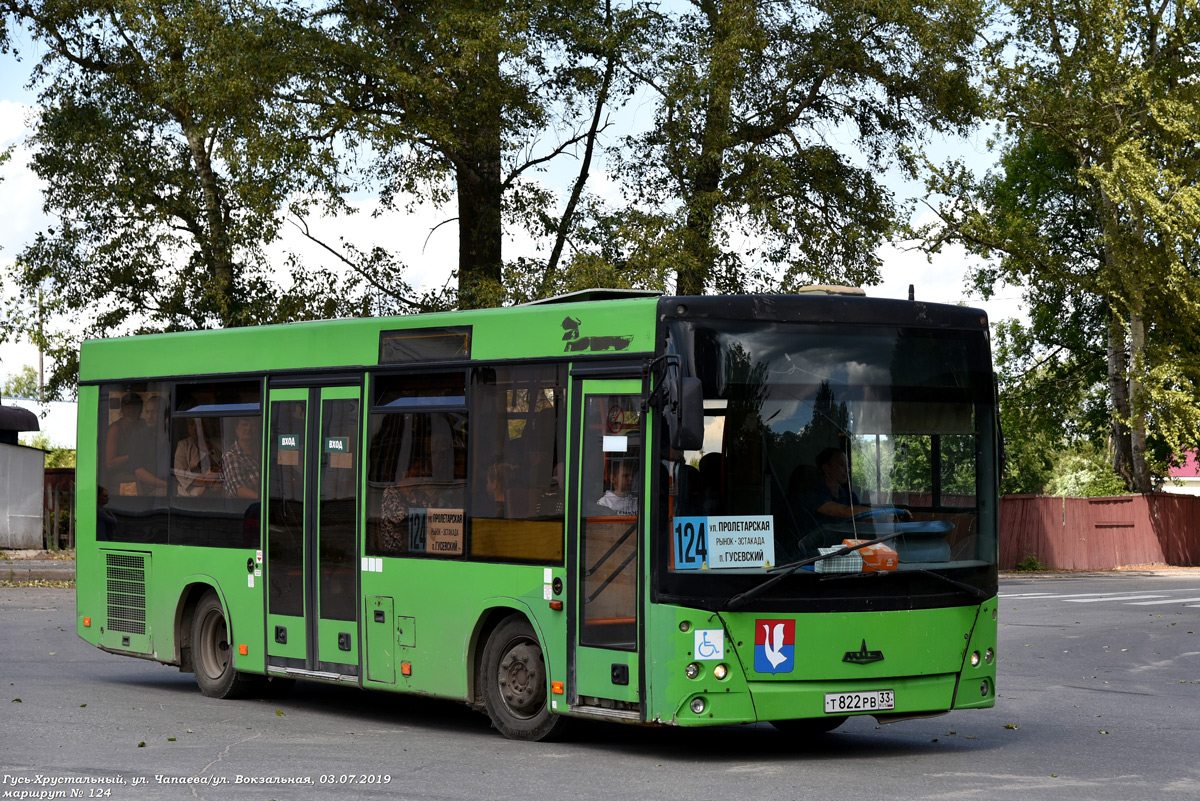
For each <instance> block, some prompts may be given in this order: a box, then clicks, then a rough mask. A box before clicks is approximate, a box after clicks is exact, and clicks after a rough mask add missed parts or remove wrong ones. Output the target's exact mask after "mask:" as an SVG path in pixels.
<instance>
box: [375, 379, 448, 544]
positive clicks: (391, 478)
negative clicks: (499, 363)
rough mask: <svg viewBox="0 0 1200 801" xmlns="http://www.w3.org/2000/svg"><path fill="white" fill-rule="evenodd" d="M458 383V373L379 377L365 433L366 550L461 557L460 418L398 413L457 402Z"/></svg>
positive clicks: (421, 413) (426, 413)
mask: <svg viewBox="0 0 1200 801" xmlns="http://www.w3.org/2000/svg"><path fill="white" fill-rule="evenodd" d="M463 380H464V379H463V376H462V374H461V373H455V374H445V375H441V376H422V377H418V378H410V377H400V376H397V377H388V378H382V379H380V380H379V383H378V385H377V386H376V391H375V411H374V412H373V413H372V415H371V418H370V433H369V442H370V445H369V448H370V450H369V455H368V469H367V481H368V492H367V503H368V512H367V552H368V553H370V554H375V555H380V556H401V555H405V556H407V555H422V556H425V555H427V556H437V557H442V558H446V557H450V558H453V557H460V556H462V555H463V553H464V551H465V535H466V532H465V521H464V501H465V496H466V466H467V459H466V449H467V417H466V414H465V413H464V412H462V411H450V410H447V411H435V412H434V411H431V412H412V411H403V412H402V411H399V410H402V409H406V408H411V407H420V406H428V405H438V406H442V405H444V406H457V405H461V404H462V403H463V398H464V389H463ZM381 409H386V410H388V411H381ZM390 409H396V410H397V411H390Z"/></svg>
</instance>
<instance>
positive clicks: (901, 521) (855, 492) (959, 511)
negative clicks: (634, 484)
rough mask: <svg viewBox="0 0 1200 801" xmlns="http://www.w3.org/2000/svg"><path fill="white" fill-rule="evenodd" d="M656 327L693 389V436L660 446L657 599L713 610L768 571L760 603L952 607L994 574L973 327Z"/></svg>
mask: <svg viewBox="0 0 1200 801" xmlns="http://www.w3.org/2000/svg"><path fill="white" fill-rule="evenodd" d="M668 340H669V347H671V348H673V349H674V350H675V351H676V352H678V353H680V355H681V357H682V360H683V363H684V364H685V365H686V368H685V369H687V370H688V371H689V372H691V373H692V374H693V375H695V376H697V377H699V378H700V379H701V383H702V385H703V387H704V443H703V446H702V447H701V449H699V450H696V451H683V452H678V451H673V452H670V453H669V456H668V460H667V461H668V463H669V469H668V473H669V476H670V478H669V491H668V492H666V493H662V495H661V497H662V498H663V500H662V503H663V504H665V508H664V509H660V510H659V512H660V514H661V515H663V516H664V517H665V518H666V519H667V520H669V521H670V527H671V532H672V537H671V546H670V548H669V551H668V552H666V553H663V554H662V556H663V557H664V558H663V559H662V560H661V563H660V565H659V573H660V581H659V587H660V588H661V590H662V591H664V592H665V594H666V595H669V596H672V597H678V598H686V599H689V600H691V601H692V602H697V603H701V604H703V605H705V606H708V607H714V606H720V605H721V603H722V602H724V601H725V600H727V599H729V598H730V597H732V596H735V595H737V594H738V593H743V592H745V591H746V590H747V589H748V588H752V587H756V586H758V585H760V584H762V583H763V581H764V579H766V578H769V577H771V576H772V575H776V574H778V573H780V572H787V573H788V575H786V576H784V577H782V578H781V580H779V581H777V582H774V583H773V584H771V585H770V587H769V590H767V591H765V592H763V593H762V596H761V598H762V602H764V603H766V604H767V605H768V606H769V605H770V604H771V603H772V602H774V603H788V604H791V605H793V606H795V604H797V603H799V604H801V606H804V605H805V604H806V602H808V603H810V604H815V605H816V606H818V607H820V608H847V609H853V608H861V604H863V603H868V602H869V605H870V606H871V607H872V608H879V605H880V602H881V601H882V602H883V605H884V606H912V607H915V606H922V605H943V604H945V603H947V602H953V601H948V599H947V597H946V596H947V595H949V596H953V595H956V594H957V595H961V596H962V601H961V602H962V603H963V604H966V603H973V602H977V601H978V597H979V595H978V592H971V590H985V591H991V590H992V589H993V588H994V584H995V570H996V531H995V524H994V508H995V496H996V486H995V485H996V481H997V477H996V475H995V470H994V468H993V467H992V465H993V463H994V461H995V447H996V438H995V435H994V433H993V432H994V425H995V424H994V401H993V398H994V395H993V390H992V375H991V372H990V367H989V365H990V360H989V356H988V350H987V347H988V346H987V340H986V333H985V331H984V330H982V329H980V330H975V331H968V330H954V329H946V328H918V327H884V326H864V325H852V324H836V325H829V324H822V325H819V326H818V325H812V324H800V323H787V322H765V323H764V322H762V321H723V320H717V321H713V320H704V321H672V322H671V323H670V324H669V325H668ZM875 539H886V542H885V543H882V544H880V545H879V546H873V547H869V548H865V549H862V550H859V551H853V552H849V553H842V552H841V549H842V548H844V547H846V546H851V547H852V546H854V545H855V544H859V543H861V542H864V541H868V540H875ZM802 561H808V562H809V563H808V564H803V565H801V566H800V567H798V568H797V567H796V564H797V563H798V562H802ZM964 589H966V590H968V592H966V593H964V592H962V590H964ZM922 598H924V599H925V600H924V601H923V600H922ZM887 599H891V600H890V601H888V600H887ZM856 604H857V606H856Z"/></svg>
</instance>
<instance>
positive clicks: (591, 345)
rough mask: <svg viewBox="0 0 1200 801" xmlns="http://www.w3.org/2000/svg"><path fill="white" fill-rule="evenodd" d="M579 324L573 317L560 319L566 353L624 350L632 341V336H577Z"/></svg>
mask: <svg viewBox="0 0 1200 801" xmlns="http://www.w3.org/2000/svg"><path fill="white" fill-rule="evenodd" d="M579 325H580V321H579V320H576V319H575V318H574V317H567V318H566V319H564V320H563V321H562V327H563V331H565V332H566V333H564V334H563V342H566V343H567V346H566V347H565V348H564V349H563V350H564V351H565V352H566V353H581V352H583V351H592V352H593V353H595V352H596V351H606V350H625V349H626V348H628V347H629V343H630V342H632V341H633V337H632V336H615V337H581V336H579Z"/></svg>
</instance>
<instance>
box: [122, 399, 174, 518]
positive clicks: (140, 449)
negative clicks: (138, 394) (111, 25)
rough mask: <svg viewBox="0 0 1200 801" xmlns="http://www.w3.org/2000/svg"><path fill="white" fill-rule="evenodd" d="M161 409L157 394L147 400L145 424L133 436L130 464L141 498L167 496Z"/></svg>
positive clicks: (144, 411) (131, 438)
mask: <svg viewBox="0 0 1200 801" xmlns="http://www.w3.org/2000/svg"><path fill="white" fill-rule="evenodd" d="M161 409H162V401H161V400H160V399H159V397H158V396H157V395H151V396H150V397H149V398H147V399H146V401H145V403H144V404H143V406H142V423H143V425H141V426H139V427H137V428H136V429H134V432H133V434H132V435H131V436H130V441H129V465H130V467H131V468H132V469H133V474H134V477H135V478H136V480H137V494H138V495H166V494H167V470H166V463H165V460H164V459H163V454H162V452H161V451H162V450H163V449H165V448H166V438H165V437H166V434H165V432H164V431H163V417H162V415H161V413H160V412H161Z"/></svg>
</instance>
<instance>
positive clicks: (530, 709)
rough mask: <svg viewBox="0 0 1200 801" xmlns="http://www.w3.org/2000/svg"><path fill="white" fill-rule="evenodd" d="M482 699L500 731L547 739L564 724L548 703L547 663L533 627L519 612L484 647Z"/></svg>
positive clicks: (515, 737)
mask: <svg viewBox="0 0 1200 801" xmlns="http://www.w3.org/2000/svg"><path fill="white" fill-rule="evenodd" d="M482 671H483V674H482V680H483V703H484V706H485V707H487V713H488V717H490V718H491V719H492V725H493V726H495V727H496V728H497V729H498V730H499V731H500V733H501V734H503V735H504V736H505V737H508V738H509V739H512V740H544V739H546V738H547V737H549V736H550V735H551V734H552V733H553V732H554V731H555V730H556V729H558V728H559V726H560V725H561V724H562V722H563V719H562V718H561V717H559V716H558V715H553V714H551V713H550V710H549V708H548V707H547V705H546V691H547V682H546V663H545V660H544V659H543V657H542V648H541V646H540V645H538V641H537V635H536V634H534V632H533V627H532V626H530V625H529V622H528V621H526V620H525V618H523V617H521V616H520V615H513V616H511V617H508V618H505V619H504V620H503V621H502V622H501V623H500V625H499V626H497V627H496V630H495V631H493V632H492V634H491V636H490V637H488V641H487V645H486V646H485V647H484V649H483V664H482Z"/></svg>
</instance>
